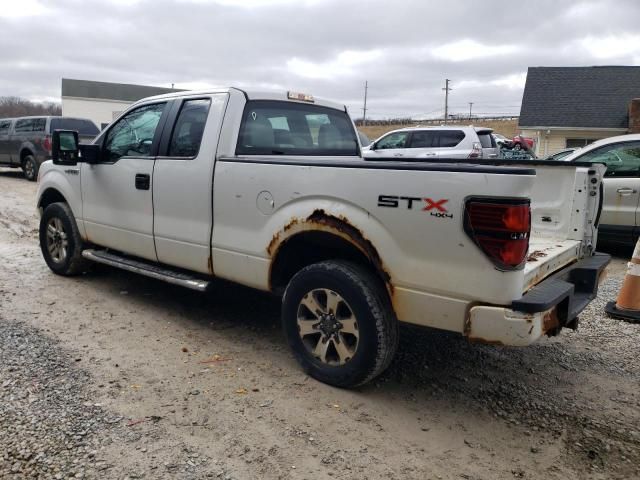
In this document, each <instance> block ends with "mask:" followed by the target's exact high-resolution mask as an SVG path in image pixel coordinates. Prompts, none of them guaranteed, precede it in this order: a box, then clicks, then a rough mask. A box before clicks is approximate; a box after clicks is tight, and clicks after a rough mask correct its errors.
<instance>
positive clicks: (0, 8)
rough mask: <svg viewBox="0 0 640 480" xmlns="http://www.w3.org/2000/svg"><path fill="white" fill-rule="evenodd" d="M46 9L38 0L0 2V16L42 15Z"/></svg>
mask: <svg viewBox="0 0 640 480" xmlns="http://www.w3.org/2000/svg"><path fill="white" fill-rule="evenodd" d="M47 11H48V9H47V8H46V7H45V6H44V5H43V4H42V2H40V1H38V0H20V1H19V2H16V1H12V0H5V1H3V2H1V3H0V18H5V19H12V18H24V17H33V16H36V15H43V14H45V13H47Z"/></svg>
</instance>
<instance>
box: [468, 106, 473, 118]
mask: <svg viewBox="0 0 640 480" xmlns="http://www.w3.org/2000/svg"><path fill="white" fill-rule="evenodd" d="M471 107H473V102H469V120H471Z"/></svg>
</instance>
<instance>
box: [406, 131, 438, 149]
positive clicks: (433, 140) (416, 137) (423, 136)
mask: <svg viewBox="0 0 640 480" xmlns="http://www.w3.org/2000/svg"><path fill="white" fill-rule="evenodd" d="M437 146H438V132H436V131H434V130H425V131H422V132H413V133H412V134H411V144H410V145H409V148H431V147H437Z"/></svg>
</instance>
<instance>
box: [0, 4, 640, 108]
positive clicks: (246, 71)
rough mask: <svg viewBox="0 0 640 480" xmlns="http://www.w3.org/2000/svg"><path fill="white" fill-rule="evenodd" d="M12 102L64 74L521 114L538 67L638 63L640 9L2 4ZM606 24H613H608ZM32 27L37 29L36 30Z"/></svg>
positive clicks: (351, 103) (38, 93) (55, 84)
mask: <svg viewBox="0 0 640 480" xmlns="http://www.w3.org/2000/svg"><path fill="white" fill-rule="evenodd" d="M0 2H1V3H2V6H1V7H2V8H0V45H2V55H0V69H1V70H2V76H1V77H0V95H20V96H23V97H25V98H30V99H37V98H59V97H60V79H61V78H62V77H68V78H81V79H88V80H101V81H107V82H122V83H139V84H145V85H158V86H170V85H171V84H172V83H174V84H175V85H176V87H181V88H192V87H193V88H195V87H198V88H199V87H205V86H229V85H235V86H240V87H243V88H247V89H260V90H264V89H279V90H295V91H302V92H308V93H311V94H313V95H314V96H316V97H322V98H327V99H331V100H335V101H337V102H341V103H344V104H346V105H348V107H349V109H350V111H351V112H354V114H357V115H359V114H360V112H361V108H362V101H363V100H362V99H363V96H364V82H365V81H368V82H369V96H368V105H367V107H368V110H369V112H370V113H371V115H372V116H375V117H389V116H408V115H416V116H417V115H426V114H428V115H437V114H438V113H440V114H441V111H442V109H443V105H444V94H443V92H442V87H443V86H444V79H445V78H450V79H451V80H452V87H453V90H452V91H451V93H450V98H449V100H450V106H451V111H452V113H464V112H465V111H467V112H468V102H474V106H473V109H474V112H478V113H481V112H482V113H487V114H490V113H509V114H517V113H518V112H519V110H520V108H519V105H520V101H521V98H522V85H523V79H524V78H525V75H526V71H527V67H529V66H540V65H549V66H553V65H596V64H603V63H604V64H606V63H616V64H634V63H635V64H638V62H640V52H639V51H638V49H637V48H636V47H635V46H636V45H640V42H639V41H638V40H639V38H638V33H637V25H636V24H637V19H638V18H640V2H637V1H634V0H617V1H614V0H608V1H605V0H602V1H596V0H593V1H583V2H578V3H576V2H558V1H557V0H537V1H536V2H528V3H526V4H520V5H518V6H517V8H516V7H515V6H514V5H513V3H512V2H507V1H498V0H485V1H484V2H482V6H479V4H477V2H469V1H464V0H448V1H447V2H446V3H445V2H443V3H435V2H424V1H423V0H403V1H402V2H388V1H383V0H370V1H359V0H352V1H348V2H347V1H344V0H295V1H294V0H242V1H240V0H237V1H235V0H135V1H129V0H103V1H101V2H98V1H96V2H85V1H81V0H56V1H55V2H54V1H53V0H51V1H47V2H45V1H44V0H42V1H37V0H20V1H16V0H0ZM605 18H606V22H604V21H603V19H605ZM25 32H28V34H27V35H25Z"/></svg>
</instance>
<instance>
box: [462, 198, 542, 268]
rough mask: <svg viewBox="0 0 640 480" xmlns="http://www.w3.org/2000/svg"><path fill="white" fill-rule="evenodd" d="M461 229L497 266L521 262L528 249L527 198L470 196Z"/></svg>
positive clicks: (528, 210) (508, 265) (529, 224)
mask: <svg viewBox="0 0 640 480" xmlns="http://www.w3.org/2000/svg"><path fill="white" fill-rule="evenodd" d="M465 231H466V232H467V235H469V237H471V239H472V240H473V241H474V243H475V244H476V245H478V247H480V249H481V250H482V251H483V252H484V253H485V254H486V255H487V256H488V257H489V258H490V259H491V261H492V262H493V263H494V264H495V265H496V267H498V268H499V269H501V270H515V269H517V268H519V267H521V266H522V264H523V263H524V261H525V259H526V258H527V251H528V250H529V234H530V232H531V207H530V205H529V201H528V200H503V199H484V198H483V199H470V200H468V201H467V205H466V211H465Z"/></svg>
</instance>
